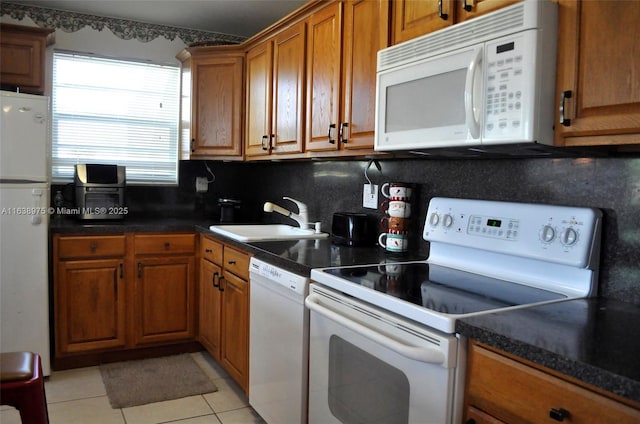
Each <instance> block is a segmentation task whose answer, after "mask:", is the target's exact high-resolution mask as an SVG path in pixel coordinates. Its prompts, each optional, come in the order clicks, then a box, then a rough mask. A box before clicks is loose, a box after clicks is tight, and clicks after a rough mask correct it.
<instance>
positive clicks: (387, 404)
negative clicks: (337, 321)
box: [328, 335, 410, 424]
mask: <svg viewBox="0 0 640 424" xmlns="http://www.w3.org/2000/svg"><path fill="white" fill-rule="evenodd" d="M328 389H329V390H328V395H329V396H328V402H329V409H330V410H331V413H332V414H333V415H334V417H336V418H337V419H338V420H340V421H341V422H343V423H349V424H375V423H380V424H383V423H384V424H404V423H408V422H409V395H410V385H409V380H408V379H407V376H406V375H405V374H404V373H403V372H402V371H401V370H399V369H397V368H395V367H393V366H391V365H389V364H387V363H385V362H383V361H381V360H380V359H378V358H376V357H375V356H373V355H370V354H369V353H367V352H365V351H364V350H362V349H360V348H359V347H357V346H355V345H353V344H351V343H349V342H348V341H346V340H344V339H343V338H341V337H338V336H335V335H333V336H331V338H330V340H329V387H328Z"/></svg>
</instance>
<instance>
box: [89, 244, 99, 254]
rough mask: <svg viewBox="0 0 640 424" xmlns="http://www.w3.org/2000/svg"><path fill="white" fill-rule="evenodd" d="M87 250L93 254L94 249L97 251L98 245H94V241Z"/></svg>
mask: <svg viewBox="0 0 640 424" xmlns="http://www.w3.org/2000/svg"><path fill="white" fill-rule="evenodd" d="M89 249H91V252H92V253H93V252H95V251H96V249H98V243H96V242H95V241H94V242H92V243H91V244H90V245H89Z"/></svg>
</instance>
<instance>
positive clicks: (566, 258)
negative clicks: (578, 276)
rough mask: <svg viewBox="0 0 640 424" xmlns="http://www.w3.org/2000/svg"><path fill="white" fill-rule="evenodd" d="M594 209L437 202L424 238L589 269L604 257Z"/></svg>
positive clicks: (433, 203)
mask: <svg viewBox="0 0 640 424" xmlns="http://www.w3.org/2000/svg"><path fill="white" fill-rule="evenodd" d="M601 221H602V212H601V211H600V210H599V209H594V208H581V207H569V206H555V205H546V204H533V203H512V202H497V201H487V200H472V199H455V198H445V197H434V198H433V199H431V201H430V203H429V209H428V211H427V217H426V221H425V225H424V231H423V234H422V235H423V238H424V239H425V240H426V241H430V242H442V243H448V244H454V245H458V246H463V247H472V248H475V249H482V250H487V251H491V252H497V253H504V254H507V255H513V256H520V257H526V258H533V259H541V260H545V261H548V262H555V263H560V264H566V265H572V266H576V267H585V266H587V265H588V264H589V263H590V261H591V259H592V257H593V255H596V254H598V253H599V251H598V249H599V240H600V227H601Z"/></svg>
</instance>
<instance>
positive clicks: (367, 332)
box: [304, 294, 446, 365]
mask: <svg viewBox="0 0 640 424" xmlns="http://www.w3.org/2000/svg"><path fill="white" fill-rule="evenodd" d="M319 299H320V297H319V296H317V295H314V294H310V295H309V296H307V298H306V299H305V301H304V304H305V305H306V306H307V308H309V309H310V310H312V311H314V312H317V313H319V314H320V315H323V316H325V317H327V318H329V319H330V320H333V321H335V322H337V323H338V324H340V325H342V326H344V327H346V328H348V329H350V330H353V331H355V332H356V333H358V334H361V335H363V336H365V337H366V338H368V339H370V340H373V341H374V342H376V343H378V344H380V345H382V346H384V347H387V348H389V349H391V350H393V351H394V352H396V353H398V354H400V355H402V356H404V357H406V358H409V359H414V360H416V361H420V362H426V363H429V364H437V365H443V364H444V363H445V359H446V358H445V355H444V353H443V352H442V351H440V350H438V349H429V348H424V347H414V346H407V345H406V344H403V343H400V342H398V341H396V340H393V339H390V338H389V337H387V336H385V335H383V334H381V333H379V332H377V331H375V330H373V329H371V328H369V327H366V326H364V325H362V324H359V323H357V322H355V321H352V320H350V319H348V318H346V317H344V316H342V315H340V314H338V313H336V312H334V311H332V310H331V309H328V308H326V307H324V306H322V305H321V304H320V302H319Z"/></svg>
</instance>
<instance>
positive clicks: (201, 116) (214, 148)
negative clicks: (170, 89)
mask: <svg viewBox="0 0 640 424" xmlns="http://www.w3.org/2000/svg"><path fill="white" fill-rule="evenodd" d="M189 52H190V53H191V57H190V58H189V60H190V64H187V66H190V70H191V156H192V157H193V158H194V159H197V158H207V157H218V158H221V159H242V111H243V109H244V103H243V98H244V92H243V85H244V84H243V72H244V54H243V52H241V51H233V50H232V51H227V50H226V48H225V47H213V48H207V47H204V48H197V47H196V48H193V49H189ZM184 66H185V63H184V62H183V68H184ZM183 72H184V69H183ZM183 89H185V88H183Z"/></svg>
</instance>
